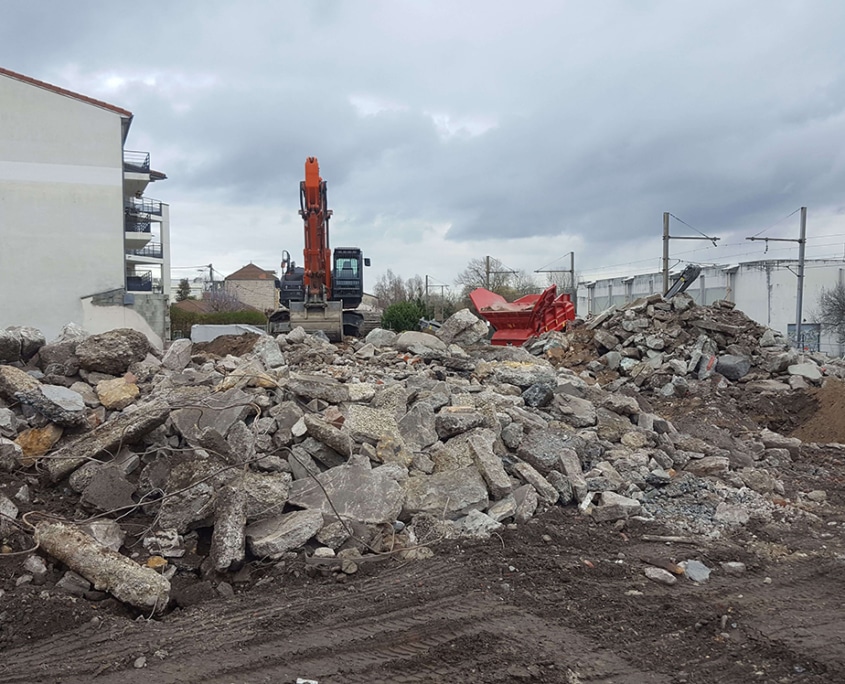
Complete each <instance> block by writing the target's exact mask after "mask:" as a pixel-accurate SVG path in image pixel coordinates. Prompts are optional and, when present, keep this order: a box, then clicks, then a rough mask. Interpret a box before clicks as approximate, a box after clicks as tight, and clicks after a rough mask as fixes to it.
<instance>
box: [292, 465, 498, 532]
mask: <svg viewBox="0 0 845 684" xmlns="http://www.w3.org/2000/svg"><path fill="white" fill-rule="evenodd" d="M316 479H317V482H315V481H314V479H313V478H303V479H301V480H296V481H294V482H293V484H292V485H291V489H290V496H289V498H288V501H289V503H290V504H291V505H293V506H301V507H303V508H311V509H315V510H318V511H320V512H322V513H323V514H325V515H326V516H327V517H329V518H335V517H336V516H337V515H339V516H341V518H343V519H344V520H356V521H359V522H363V523H374V524H376V523H385V522H390V523H392V522H393V521H395V520H396V519H397V518H398V517H399V511H400V510H401V509H402V500H403V492H402V487H400V486H399V484H397V483H396V481H395V480H394V479H393V478H392V477H390V475H389V474H388V473H387V472H381V469H380V468H376V469H374V470H369V469H367V468H358V467H355V466H351V465H341V466H337V467H336V468H331V469H330V470H326V471H325V472H323V473H320V474H319V475H317V477H316ZM485 491H486V490H485Z"/></svg>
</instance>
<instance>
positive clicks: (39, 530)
mask: <svg viewBox="0 0 845 684" xmlns="http://www.w3.org/2000/svg"><path fill="white" fill-rule="evenodd" d="M35 540H36V541H37V542H38V544H39V545H40V547H41V549H42V551H44V552H45V553H47V554H49V555H51V556H53V557H54V558H56V559H58V560H60V561H61V562H62V563H64V564H65V565H66V566H67V567H68V568H70V569H71V570H73V571H74V572H76V573H78V574H79V575H82V577H84V578H85V579H87V580H88V581H89V582H91V583H92V584H93V585H94V588H95V589H97V590H98V591H107V592H109V593H110V594H111V595H112V596H114V597H115V598H116V599H118V600H119V601H123V602H124V603H128V604H130V605H132V606H135V607H136V608H140V609H142V610H145V611H160V610H163V609H164V608H165V607H166V606H167V602H168V599H169V595H170V582H168V581H167V580H166V579H165V578H164V577H162V576H161V575H159V574H158V573H157V572H156V571H155V570H151V569H150V568H145V567H143V566H141V565H138V564H137V563H136V562H135V561H133V560H130V559H129V558H127V557H126V556H122V555H120V554H119V553H117V552H116V551H113V550H112V549H110V548H108V547H106V546H103V545H102V544H99V543H98V542H97V541H95V540H94V539H93V538H92V537H89V536H88V535H87V534H85V533H83V532H81V531H80V530H78V529H77V528H76V527H75V526H74V525H66V524H64V523H51V522H40V523H38V524H37V525H36V526H35Z"/></svg>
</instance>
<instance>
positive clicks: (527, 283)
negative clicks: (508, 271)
mask: <svg viewBox="0 0 845 684" xmlns="http://www.w3.org/2000/svg"><path fill="white" fill-rule="evenodd" d="M509 285H510V288H511V290H513V293H514V295H516V298H519V297H524V296H525V295H527V294H534V293H536V292H539V291H540V290H541V289H542V288H541V287H540V286H539V285H538V284H537V281H536V280H534V276H533V275H532V274H531V273H528V271H525V270H521V271H516V272H515V273H513V274H512V275H511V281H510V283H509Z"/></svg>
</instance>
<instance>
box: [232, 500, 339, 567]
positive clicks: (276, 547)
mask: <svg viewBox="0 0 845 684" xmlns="http://www.w3.org/2000/svg"><path fill="white" fill-rule="evenodd" d="M322 526H323V514H322V513H320V511H318V510H305V511H294V512H293V513H285V514H283V515H279V516H276V517H274V518H269V519H268V520H262V521H260V522H257V523H253V524H252V525H250V526H249V527H247V528H246V539H247V542H248V543H249V548H250V551H252V553H253V555H255V556H258V557H262V558H263V557H265V556H270V557H274V556H276V557H277V556H280V555H281V554H283V553H285V551H290V550H292V549H296V548H299V547H300V546H302V545H303V544H304V543H305V542H307V541H308V540H309V539H311V537H313V536H314V535H315V534H317V532H319V531H320V528H321V527H322Z"/></svg>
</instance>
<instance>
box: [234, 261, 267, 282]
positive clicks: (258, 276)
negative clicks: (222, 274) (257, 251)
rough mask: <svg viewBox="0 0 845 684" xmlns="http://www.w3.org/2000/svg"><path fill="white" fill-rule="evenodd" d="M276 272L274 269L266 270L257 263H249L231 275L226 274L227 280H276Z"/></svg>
mask: <svg viewBox="0 0 845 684" xmlns="http://www.w3.org/2000/svg"><path fill="white" fill-rule="evenodd" d="M275 279H276V274H275V273H274V272H273V271H265V270H264V269H263V268H261V267H260V266H256V265H255V264H247V265H246V266H244V267H243V268H239V269H238V270H237V271H235V272H234V273H232V274H231V275H228V276H226V280H275Z"/></svg>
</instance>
